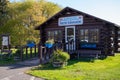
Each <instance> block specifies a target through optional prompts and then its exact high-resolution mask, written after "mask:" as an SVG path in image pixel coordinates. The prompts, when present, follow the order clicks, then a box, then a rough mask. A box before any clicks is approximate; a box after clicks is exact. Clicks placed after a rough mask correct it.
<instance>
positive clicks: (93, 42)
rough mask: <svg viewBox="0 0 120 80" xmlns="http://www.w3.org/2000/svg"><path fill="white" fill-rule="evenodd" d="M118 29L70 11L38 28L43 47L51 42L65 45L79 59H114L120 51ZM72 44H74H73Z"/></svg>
mask: <svg viewBox="0 0 120 80" xmlns="http://www.w3.org/2000/svg"><path fill="white" fill-rule="evenodd" d="M119 27H120V26H118V25H116V24H114V23H111V22H109V21H106V20H103V19H100V18H98V17H95V16H92V15H89V14H86V13H84V12H81V11H78V10H75V9H73V8H70V7H66V8H64V9H63V10H61V11H60V12H58V13H57V14H55V15H54V16H52V17H51V18H49V19H48V20H47V21H45V22H44V23H42V24H41V25H39V26H37V27H36V28H35V29H36V30H39V31H40V45H43V46H44V44H45V41H46V40H48V39H54V41H58V42H62V43H63V44H64V50H65V51H68V52H69V54H74V53H77V54H78V56H79V57H80V56H82V55H85V54H88V53H89V54H88V56H91V54H99V55H106V56H107V55H114V53H115V52H117V50H118V30H119ZM69 42H70V44H69Z"/></svg>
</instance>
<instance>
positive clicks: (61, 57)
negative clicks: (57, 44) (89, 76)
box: [50, 49, 70, 62]
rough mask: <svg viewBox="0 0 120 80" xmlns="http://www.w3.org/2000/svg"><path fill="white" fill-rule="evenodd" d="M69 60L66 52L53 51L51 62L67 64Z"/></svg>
mask: <svg viewBox="0 0 120 80" xmlns="http://www.w3.org/2000/svg"><path fill="white" fill-rule="evenodd" d="M69 59H70V55H69V54H68V53H67V52H64V51H62V50H59V49H58V50H56V51H54V53H53V55H52V58H51V60H50V61H51V62H67V61H68V60H69Z"/></svg>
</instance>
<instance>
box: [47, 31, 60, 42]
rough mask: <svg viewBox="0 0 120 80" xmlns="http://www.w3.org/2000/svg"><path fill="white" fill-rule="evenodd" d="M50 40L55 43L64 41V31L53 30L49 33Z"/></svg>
mask: <svg viewBox="0 0 120 80" xmlns="http://www.w3.org/2000/svg"><path fill="white" fill-rule="evenodd" d="M47 35H48V39H54V41H62V31H61V30H53V31H52V30H51V31H48V32H47Z"/></svg>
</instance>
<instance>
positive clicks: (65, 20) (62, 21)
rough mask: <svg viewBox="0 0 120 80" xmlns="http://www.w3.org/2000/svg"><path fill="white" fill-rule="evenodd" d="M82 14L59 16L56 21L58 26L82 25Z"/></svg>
mask: <svg viewBox="0 0 120 80" xmlns="http://www.w3.org/2000/svg"><path fill="white" fill-rule="evenodd" d="M82 24H83V16H81V15H80V16H70V17H61V18H59V21H58V26H68V25H82Z"/></svg>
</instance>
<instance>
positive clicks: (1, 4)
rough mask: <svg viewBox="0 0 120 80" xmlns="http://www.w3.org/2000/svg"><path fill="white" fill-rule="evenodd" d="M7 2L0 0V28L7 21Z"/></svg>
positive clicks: (6, 0)
mask: <svg viewBox="0 0 120 80" xmlns="http://www.w3.org/2000/svg"><path fill="white" fill-rule="evenodd" d="M8 3H9V1H8V0H0V26H3V25H4V24H5V22H6V20H7V5H8Z"/></svg>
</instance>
